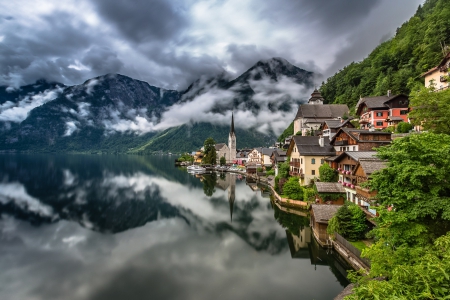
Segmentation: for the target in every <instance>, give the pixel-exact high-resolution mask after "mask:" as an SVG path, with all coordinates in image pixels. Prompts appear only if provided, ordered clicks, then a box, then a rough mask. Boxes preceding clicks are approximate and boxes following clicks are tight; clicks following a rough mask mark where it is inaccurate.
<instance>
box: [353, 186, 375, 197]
mask: <svg viewBox="0 0 450 300" xmlns="http://www.w3.org/2000/svg"><path fill="white" fill-rule="evenodd" d="M355 190H356V194H357V195H359V196H362V197H364V198H366V199H367V200H371V199H374V198H375V196H376V195H377V191H370V190H369V189H365V188H362V187H360V186H359V185H357V186H355Z"/></svg>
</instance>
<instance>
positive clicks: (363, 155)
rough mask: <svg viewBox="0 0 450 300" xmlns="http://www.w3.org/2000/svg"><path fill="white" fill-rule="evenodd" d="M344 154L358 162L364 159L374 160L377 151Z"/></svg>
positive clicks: (347, 152)
mask: <svg viewBox="0 0 450 300" xmlns="http://www.w3.org/2000/svg"><path fill="white" fill-rule="evenodd" d="M344 153H345V154H347V155H348V156H350V157H351V158H352V159H354V160H356V161H358V160H360V159H363V158H373V157H375V155H376V154H377V152H376V151H346V152H344ZM344 153H343V154H344ZM341 155H342V154H341Z"/></svg>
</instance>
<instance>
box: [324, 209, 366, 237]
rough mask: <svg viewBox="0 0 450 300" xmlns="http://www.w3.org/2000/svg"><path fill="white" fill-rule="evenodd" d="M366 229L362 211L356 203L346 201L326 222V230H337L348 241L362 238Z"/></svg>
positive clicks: (332, 231)
mask: <svg viewBox="0 0 450 300" xmlns="http://www.w3.org/2000/svg"><path fill="white" fill-rule="evenodd" d="M366 229H367V225H366V215H365V214H364V212H363V211H362V210H361V208H359V206H357V205H356V204H353V203H351V202H348V201H347V202H346V203H345V204H344V205H343V206H342V207H340V208H339V209H338V211H337V213H336V215H334V217H333V218H331V219H330V221H329V222H328V228H327V232H328V233H329V234H333V233H334V232H337V233H339V234H340V235H342V236H343V237H344V238H346V239H348V240H349V241H358V240H360V239H363V238H364V232H365V231H366Z"/></svg>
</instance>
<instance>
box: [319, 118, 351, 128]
mask: <svg viewBox="0 0 450 300" xmlns="http://www.w3.org/2000/svg"><path fill="white" fill-rule="evenodd" d="M350 121H351V120H350V119H347V120H325V121H323V122H324V123H325V124H327V126H328V128H330V129H337V128H341V127H342V126H344V125H347V124H349V123H350ZM350 124H352V123H350ZM352 126H353V125H352Z"/></svg>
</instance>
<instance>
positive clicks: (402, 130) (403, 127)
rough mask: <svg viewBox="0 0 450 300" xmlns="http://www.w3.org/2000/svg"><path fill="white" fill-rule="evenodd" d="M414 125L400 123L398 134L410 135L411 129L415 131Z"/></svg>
mask: <svg viewBox="0 0 450 300" xmlns="http://www.w3.org/2000/svg"><path fill="white" fill-rule="evenodd" d="M413 128H414V127H413V125H411V124H410V123H407V122H400V123H398V125H397V132H398V133H408V132H409V131H410V130H411V129H413Z"/></svg>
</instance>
